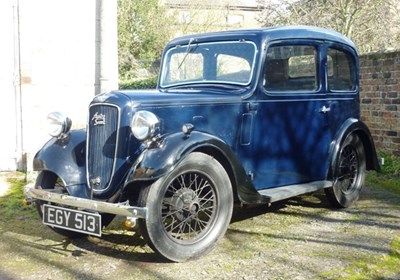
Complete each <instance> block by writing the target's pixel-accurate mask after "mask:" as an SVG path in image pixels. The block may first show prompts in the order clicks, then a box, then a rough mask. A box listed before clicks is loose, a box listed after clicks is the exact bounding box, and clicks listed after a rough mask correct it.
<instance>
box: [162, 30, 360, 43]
mask: <svg viewBox="0 0 400 280" xmlns="http://www.w3.org/2000/svg"><path fill="white" fill-rule="evenodd" d="M237 39H239V40H240V39H245V40H255V41H257V39H259V40H262V39H266V40H267V41H275V40H285V39H316V40H329V41H333V42H338V43H342V44H346V45H348V46H350V47H352V48H354V49H356V46H355V45H354V43H353V42H352V41H351V40H350V39H348V38H347V37H345V36H344V35H342V34H340V33H338V32H336V31H333V30H330V29H325V28H321V27H315V26H302V25H297V26H280V27H268V28H256V29H238V30H227V31H220V32H210V33H200V34H193V35H186V36H182V37H178V38H175V39H173V40H172V41H170V42H169V45H181V44H182V45H184V44H187V43H188V42H189V40H195V41H196V42H207V41H214V40H237Z"/></svg>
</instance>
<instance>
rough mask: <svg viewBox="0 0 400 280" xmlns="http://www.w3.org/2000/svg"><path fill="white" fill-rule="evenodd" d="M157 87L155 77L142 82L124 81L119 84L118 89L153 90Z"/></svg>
mask: <svg viewBox="0 0 400 280" xmlns="http://www.w3.org/2000/svg"><path fill="white" fill-rule="evenodd" d="M156 87H157V76H155V77H151V78H148V79H144V80H126V81H121V82H120V83H119V88H120V89H155V88H156Z"/></svg>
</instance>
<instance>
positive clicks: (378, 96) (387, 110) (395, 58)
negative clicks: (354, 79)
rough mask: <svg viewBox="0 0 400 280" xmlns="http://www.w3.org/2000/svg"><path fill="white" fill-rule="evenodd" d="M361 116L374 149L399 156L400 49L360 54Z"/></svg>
mask: <svg viewBox="0 0 400 280" xmlns="http://www.w3.org/2000/svg"><path fill="white" fill-rule="evenodd" d="M360 85H361V117H362V120H363V121H364V122H365V123H366V124H367V126H368V127H369V129H370V130H371V134H372V136H373V138H374V141H375V146H376V148H377V150H378V151H384V152H387V153H390V154H393V155H397V156H400V52H390V53H372V54H365V55H361V57H360Z"/></svg>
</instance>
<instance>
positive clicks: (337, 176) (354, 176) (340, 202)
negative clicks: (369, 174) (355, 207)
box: [325, 134, 366, 208]
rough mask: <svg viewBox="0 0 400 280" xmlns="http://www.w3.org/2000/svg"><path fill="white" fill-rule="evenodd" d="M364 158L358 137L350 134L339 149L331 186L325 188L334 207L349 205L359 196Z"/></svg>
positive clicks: (362, 181) (363, 175)
mask: <svg viewBox="0 0 400 280" xmlns="http://www.w3.org/2000/svg"><path fill="white" fill-rule="evenodd" d="M365 160H366V159H365V151H364V146H363V144H362V142H361V139H360V137H359V136H358V135H357V134H350V135H349V136H347V138H346V140H345V141H344V143H343V145H342V147H341V149H340V154H339V157H338V160H337V164H336V166H335V170H334V184H333V187H332V188H328V189H325V193H326V195H327V198H328V200H329V202H330V203H331V204H332V205H333V206H334V207H338V208H345V207H349V206H351V205H352V204H353V203H354V202H355V201H356V200H357V199H358V198H359V196H360V192H361V189H362V187H363V186H364V180H365V169H366V163H365Z"/></svg>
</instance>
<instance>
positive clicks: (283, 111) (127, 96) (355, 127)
mask: <svg viewBox="0 0 400 280" xmlns="http://www.w3.org/2000/svg"><path fill="white" fill-rule="evenodd" d="M215 42H218V43H219V44H220V43H221V42H222V44H220V45H216V44H215ZM221 49H222V51H221V53H223V55H220V53H218V52H219V51H220V50H221ZM235 52H242V54H241V55H240V56H239V58H237V57H235ZM176 53H179V55H178V56H177V57H178V60H177V61H178V62H177V63H176V65H175V66H170V64H171V65H172V63H173V62H172V61H173V59H174V57H173V56H174V55H175V54H176ZM217 53H218V54H217ZM217 57H220V58H223V59H221V61H222V62H221V63H220V64H219V65H218V63H219V62H218V61H217V62H215V61H214V60H216V58H217ZM232 57H233V58H232ZM231 58H232V59H234V60H235V63H236V61H237V65H239V66H229V65H230V64H229V59H231ZM207 59H208V60H209V61H207ZM188 60H190V61H191V62H190V63H192V64H191V65H189V66H192V67H197V66H198V65H202V64H204V65H207V67H204V69H200V70H199V71H197V72H196V71H194V72H193V73H192V74H188V72H187V73H184V74H185V75H186V76H185V75H183V74H182V72H183V70H182V64H187V63H189V62H188ZM235 65H236V64H235ZM243 65H245V66H243ZM189 66H188V68H190V67H189ZM242 66H243V67H245V68H246V69H247V70H246V71H247V72H246V74H245V78H243V79H241V80H239V79H237V80H235V79H236V78H231V77H232V76H231V74H232V73H230V72H229V71H230V70H229V69H233V68H234V69H236V68H240V67H242ZM213 67H214V68H215V69H212V68H213ZM232 67H233V68H232ZM235 67H236V68H235ZM290 67H292V68H290ZM339 68H340V69H339ZM168 69H172V70H168ZM221 69H223V70H221ZM224 69H227V70H224ZM358 69H359V68H358V56H357V51H356V48H355V46H354V44H353V43H352V42H351V41H350V40H348V39H347V38H345V37H343V36H342V35H340V34H337V33H336V32H333V31H328V30H325V29H320V28H314V27H280V28H267V29H255V30H237V31H226V32H218V33H207V34H200V35H193V36H186V37H181V38H177V39H175V40H173V41H171V42H169V44H168V45H167V46H166V48H165V51H164V55H163V59H162V64H161V74H160V78H159V83H158V87H157V89H155V90H118V91H113V92H109V93H104V94H101V95H99V96H96V97H95V98H94V99H93V101H92V102H91V104H90V107H89V116H88V124H87V131H71V132H69V133H68V137H63V138H53V139H52V140H50V141H49V142H48V143H47V144H46V145H45V146H44V147H43V148H42V149H41V150H40V151H39V152H38V154H37V155H36V157H35V159H34V168H35V170H39V171H42V172H49V173H52V174H56V175H57V176H58V177H59V178H60V179H61V180H62V181H63V184H64V185H65V188H66V190H67V193H68V195H69V196H73V197H79V198H82V199H88V200H94V201H107V202H111V203H119V202H121V201H125V200H126V199H127V198H129V195H131V194H132V193H136V192H139V189H140V188H141V187H142V186H143V185H149V184H152V183H153V182H155V181H157V180H158V179H160V178H163V177H165V176H167V175H168V174H169V173H171V172H172V171H173V170H174V169H175V168H176V167H177V166H179V164H180V162H182V161H183V160H184V159H185V158H186V157H187V156H188V155H189V154H191V153H194V152H196V153H204V154H206V155H209V156H211V157H212V158H214V159H216V160H217V161H218V162H219V163H220V164H221V165H222V166H223V168H224V170H225V171H226V173H227V174H228V176H229V180H230V182H231V185H232V192H233V197H234V199H236V200H237V201H238V202H241V203H242V204H253V203H270V202H274V201H277V200H281V199H285V198H288V197H291V196H294V195H298V194H302V193H306V192H311V191H315V190H319V189H328V190H329V189H332V187H333V186H334V185H335V182H336V181H337V180H338V177H339V176H338V174H337V173H338V172H345V171H348V170H349V168H350V167H349V168H344V167H338V166H339V165H340V163H339V161H340V153H341V150H342V147H343V145H344V143H345V142H346V139H348V138H349V136H350V135H357V139H359V141H361V143H362V145H361V146H362V148H363V149H362V153H363V157H362V161H365V162H363V164H365V168H366V169H367V170H378V169H379V165H378V162H377V158H376V152H375V148H374V144H373V141H372V138H371V135H370V132H369V130H368V128H367V127H366V125H365V124H364V123H363V122H362V121H361V120H360V109H359V94H360V87H359V80H358V76H359V73H358V71H359V70H358ZM169 71H175V72H174V73H173V75H172V74H171V73H170V72H169ZM185 71H186V70H185ZM188 71H189V70H188ZM218 71H222V72H223V73H222V74H218ZM235 71H236V70H235ZM240 72H243V71H240ZM278 72H279V73H278ZM280 72H282V73H280ZM277 73H278V74H279V75H276V76H277V77H276V78H275V77H274V78H270V77H272V76H273V75H275V74H277ZM233 74H235V73H233ZM190 75H191V77H190V78H187V76H190ZM171 76H174V77H172V78H171ZM278 76H280V77H278ZM182 77H184V78H182ZM235 77H236V76H235ZM279 79H280V81H279V82H277V81H278V80H279ZM229 81H232V83H230V82H229ZM138 111H149V112H151V113H153V114H154V115H156V116H157V117H158V119H159V121H160V124H159V131H158V133H157V135H155V136H154V137H153V138H152V139H150V140H147V141H140V140H138V139H137V138H135V137H134V135H133V134H132V131H131V123H132V118H133V117H134V115H135V113H136V112H138ZM97 115H102V116H105V117H104V119H105V120H106V124H105V125H102V126H99V125H96V123H95V119H96V116H97ZM182 126H186V127H188V128H189V132H187V131H182ZM360 158H361V157H360ZM345 169H346V170H345ZM343 170H345V171H343ZM350 181H351V183H352V182H353V181H354V178H353V179H350ZM37 185H40V183H37ZM128 194H129V195H128ZM333 196H335V194H334V195H333ZM336 197H337V196H336ZM337 200H338V201H339V200H340V199H337ZM339 203H341V202H340V201H339ZM342 206H347V205H344V204H343V205H342ZM162 254H163V253H162ZM167 258H170V259H173V260H178V261H179V260H180V259H174V258H173V257H168V256H167Z"/></svg>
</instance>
